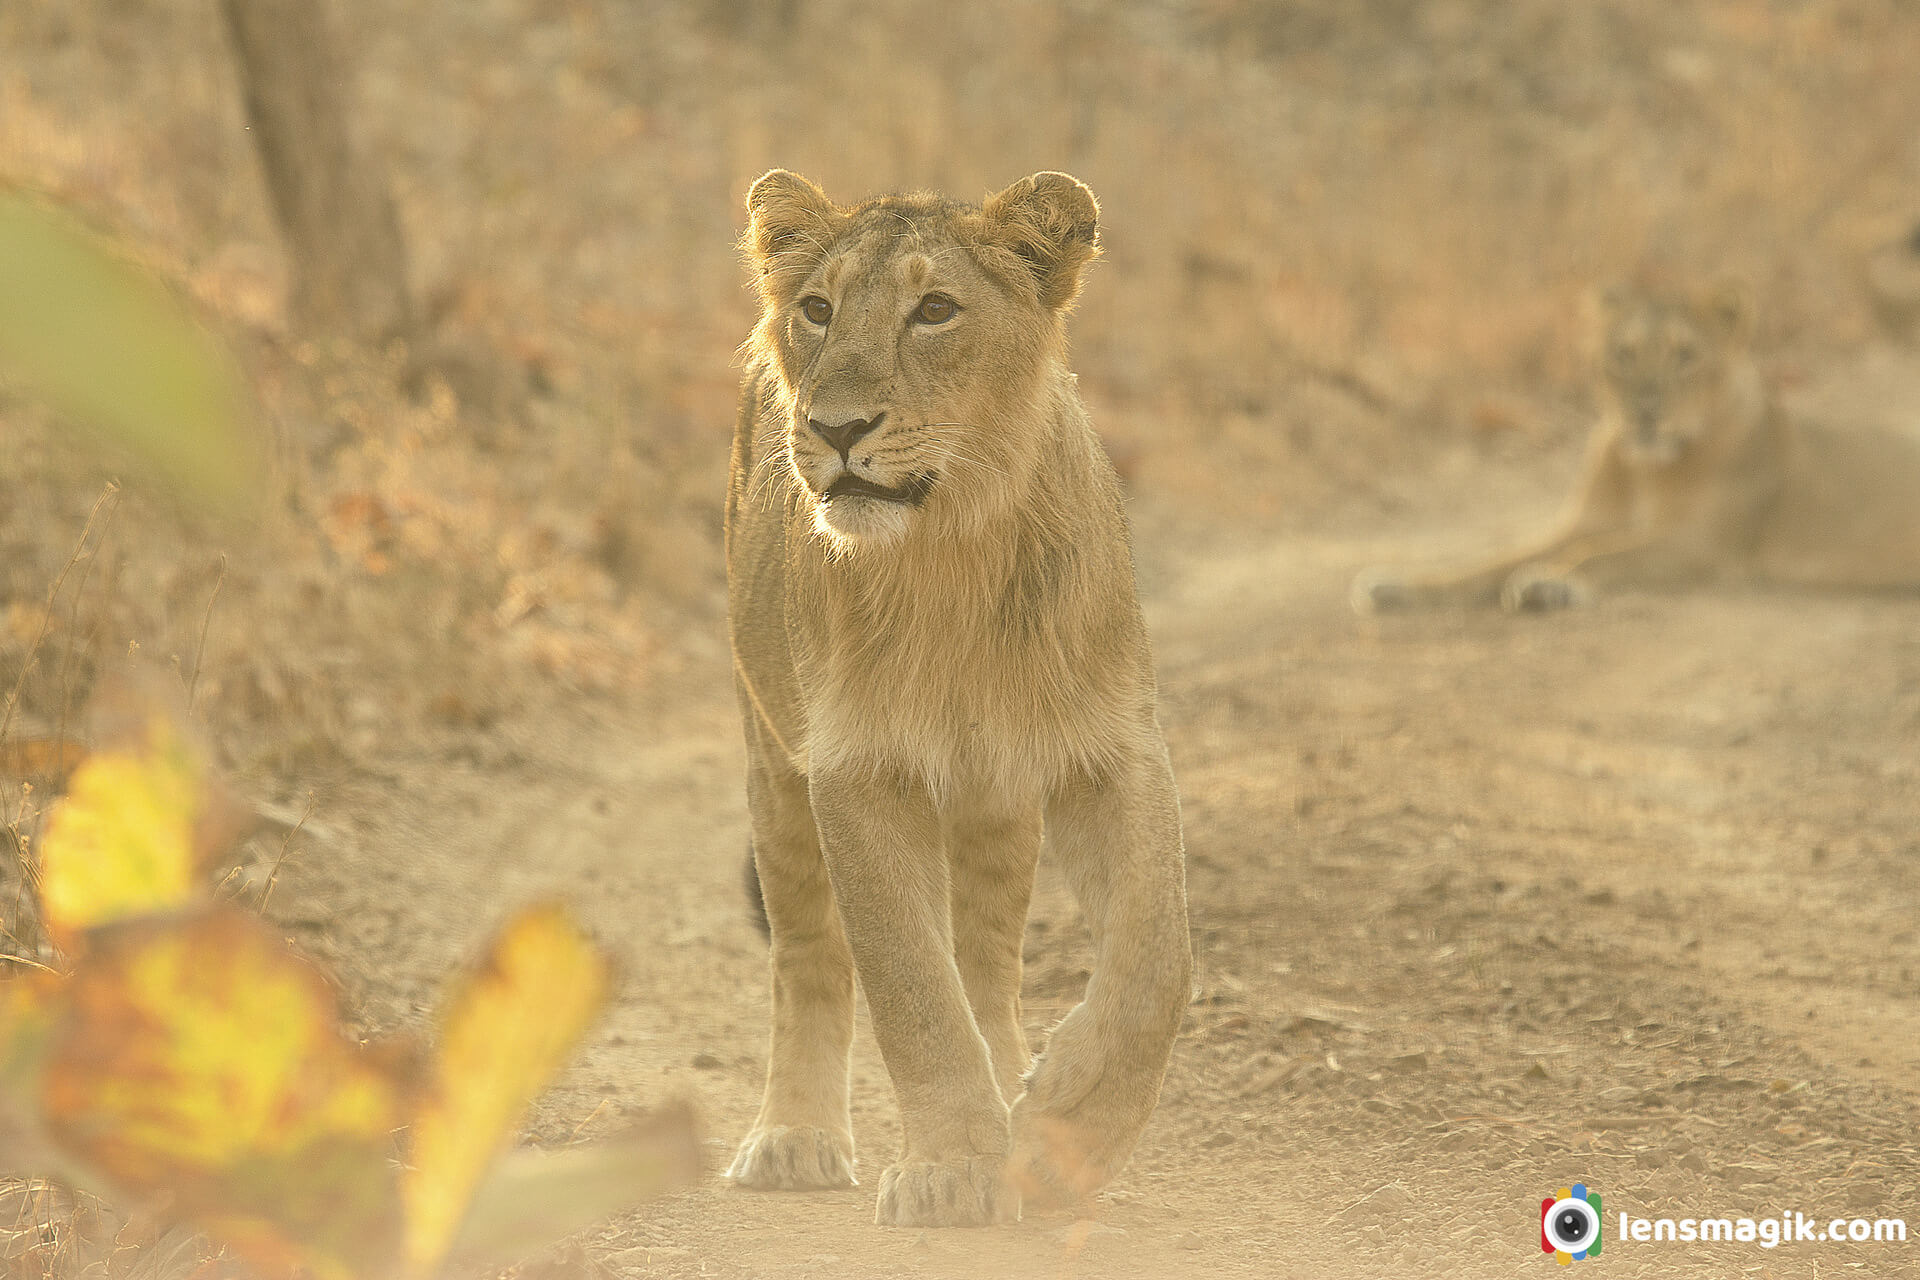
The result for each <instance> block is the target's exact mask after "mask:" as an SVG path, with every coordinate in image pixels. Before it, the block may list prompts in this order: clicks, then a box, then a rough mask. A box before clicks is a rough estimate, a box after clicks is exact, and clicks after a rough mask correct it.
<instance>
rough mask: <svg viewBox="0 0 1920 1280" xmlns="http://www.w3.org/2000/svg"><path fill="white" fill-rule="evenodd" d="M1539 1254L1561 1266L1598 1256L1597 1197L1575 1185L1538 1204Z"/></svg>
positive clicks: (1577, 1184) (1598, 1216)
mask: <svg viewBox="0 0 1920 1280" xmlns="http://www.w3.org/2000/svg"><path fill="white" fill-rule="evenodd" d="M1540 1251H1541V1252H1542V1253H1550V1254H1552V1255H1553V1260H1554V1261H1555V1262H1558V1263H1559V1264H1560V1265H1561V1266H1563V1267H1564V1266H1566V1265H1567V1264H1568V1263H1570V1262H1579V1261H1581V1260H1582V1259H1584V1258H1586V1257H1588V1256H1590V1255H1593V1256H1597V1255H1598V1254H1599V1252H1600V1193H1599V1192H1598V1191H1589V1190H1587V1184H1586V1183H1584V1182H1576V1183H1574V1184H1573V1185H1572V1186H1571V1187H1562V1188H1560V1194H1559V1195H1556V1196H1548V1197H1547V1198H1546V1199H1545V1200H1542V1201H1541V1202H1540Z"/></svg>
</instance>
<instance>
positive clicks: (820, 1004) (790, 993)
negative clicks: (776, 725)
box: [727, 719, 855, 1191]
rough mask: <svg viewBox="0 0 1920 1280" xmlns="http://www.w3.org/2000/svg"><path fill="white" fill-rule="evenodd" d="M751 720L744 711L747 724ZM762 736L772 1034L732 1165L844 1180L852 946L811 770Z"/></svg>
mask: <svg viewBox="0 0 1920 1280" xmlns="http://www.w3.org/2000/svg"><path fill="white" fill-rule="evenodd" d="M754 723H755V722H754V721H753V720H751V719H749V721H748V725H749V732H750V733H751V731H752V728H753V726H754ZM766 745H767V744H765V743H762V742H756V741H755V740H754V739H753V738H752V737H751V736H750V737H749V739H748V749H749V753H750V754H751V755H752V756H753V757H754V760H753V764H752V767H751V768H750V769H749V771H748V777H747V807H748V810H749V812H750V814H751V816H752V819H753V853H754V865H755V868H756V870H757V871H758V874H759V877H760V895H761V900H762V902H764V903H765V905H766V911H767V931H768V934H769V935H770V938H771V950H772V954H771V956H770V968H771V970H772V977H773V1034H772V1040H771V1043H770V1045H769V1051H768V1055H767V1087H766V1094H765V1096H764V1098H763V1099H762V1101H761V1104H760V1115H759V1118H758V1119H756V1120H755V1121H754V1125H753V1129H752V1131H751V1132H750V1133H748V1134H747V1137H746V1139H745V1140H744V1141H743V1142H741V1144H740V1149H739V1151H738V1153H737V1154H736V1155H735V1156H734V1158H733V1164H732V1166H731V1167H729V1169H728V1170H727V1174H728V1176H729V1177H731V1178H732V1179H733V1181H734V1182H735V1183H736V1184H738V1185H740V1186H743V1187H752V1188H755V1189H757V1190H766V1191H805V1190H815V1189H827V1188H835V1187H850V1186H853V1185H854V1183H855V1179H854V1163H853V1122H852V1117H851V1115H850V1111H849V1105H848V1095H847V1086H848V1079H847V1076H848V1057H849V1054H850V1053H851V1051H852V1048H853V957H852V955H851V954H850V953H849V952H848V949H847V939H846V934H845V933H844V932H843V931H842V929H841V927H840V917H839V914H838V913H837V912H836V911H835V910H834V905H833V890H832V886H831V885H830V884H829V883H828V880H827V869H826V865H825V864H824V863H823V862H822V861H821V857H820V845H819V841H818V838H817V836H816V833H815V829H814V822H813V813H812V811H811V810H810V809H809V807H808V805H807V784H806V780H805V779H804V778H802V777H800V776H799V775H798V774H796V773H794V772H793V771H792V770H791V769H788V768H786V767H784V764H783V762H781V761H780V760H778V759H776V758H774V757H773V756H772V754H771V753H770V752H768V751H767V750H766V749H765V748H766Z"/></svg>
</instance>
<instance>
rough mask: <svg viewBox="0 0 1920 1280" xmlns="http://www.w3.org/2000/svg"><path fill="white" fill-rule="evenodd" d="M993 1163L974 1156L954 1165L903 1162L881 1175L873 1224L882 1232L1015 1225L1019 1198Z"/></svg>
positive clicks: (1001, 1166)
mask: <svg viewBox="0 0 1920 1280" xmlns="http://www.w3.org/2000/svg"><path fill="white" fill-rule="evenodd" d="M1005 1170H1006V1166H1005V1163H1004V1162H1003V1161H1001V1160H1000V1159H998V1158H993V1157H985V1156H978V1157H975V1158H974V1159H971V1160H963V1161H958V1162H956V1163H953V1164H933V1163H931V1162H928V1161H902V1162H901V1163H899V1164H896V1165H893V1166H892V1167H890V1168H889V1169H888V1170H887V1171H886V1172H885V1173H883V1174H881V1175H880V1205H879V1208H878V1209H877V1210H876V1211H875V1213H874V1215H873V1220H874V1221H875V1222H877V1223H879V1224H880V1225H881V1226H883V1227H984V1226H989V1225H991V1224H993V1223H996V1222H1015V1221H1018V1220H1019V1217H1020V1197H1019V1194H1018V1193H1017V1192H1015V1191H1014V1190H1013V1188H1012V1187H1010V1186H1008V1185H1007V1183H1006V1181H1005V1176H1004V1175H1005Z"/></svg>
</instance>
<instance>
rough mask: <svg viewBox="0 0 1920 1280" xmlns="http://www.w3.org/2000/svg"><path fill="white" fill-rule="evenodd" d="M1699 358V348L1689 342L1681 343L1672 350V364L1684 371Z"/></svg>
mask: <svg viewBox="0 0 1920 1280" xmlns="http://www.w3.org/2000/svg"><path fill="white" fill-rule="evenodd" d="M1699 358H1700V351H1699V348H1697V347H1695V346H1694V345H1693V344H1692V343H1691V342H1683V343H1681V344H1680V345H1679V346H1677V347H1675V348H1674V349H1673V363H1674V364H1675V365H1676V366H1678V367H1679V368H1682V369H1685V368H1686V367H1688V366H1689V365H1691V364H1692V363H1693V362H1694V361H1695V360H1697V359H1699Z"/></svg>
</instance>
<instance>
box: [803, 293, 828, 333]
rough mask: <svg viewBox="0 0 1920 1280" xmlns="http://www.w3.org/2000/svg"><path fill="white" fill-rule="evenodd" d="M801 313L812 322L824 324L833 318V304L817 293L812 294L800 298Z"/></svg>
mask: <svg viewBox="0 0 1920 1280" xmlns="http://www.w3.org/2000/svg"><path fill="white" fill-rule="evenodd" d="M800 313H801V314H802V315H804V316H806V318H807V320H808V321H809V322H810V323H813V324H818V325H824V324H826V322H827V321H829V320H831V319H833V304H832V303H831V302H828V301H827V300H826V299H825V298H823V297H821V296H820V295H819V294H817V293H816V294H812V295H810V296H808V297H805V298H802V299H800Z"/></svg>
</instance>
